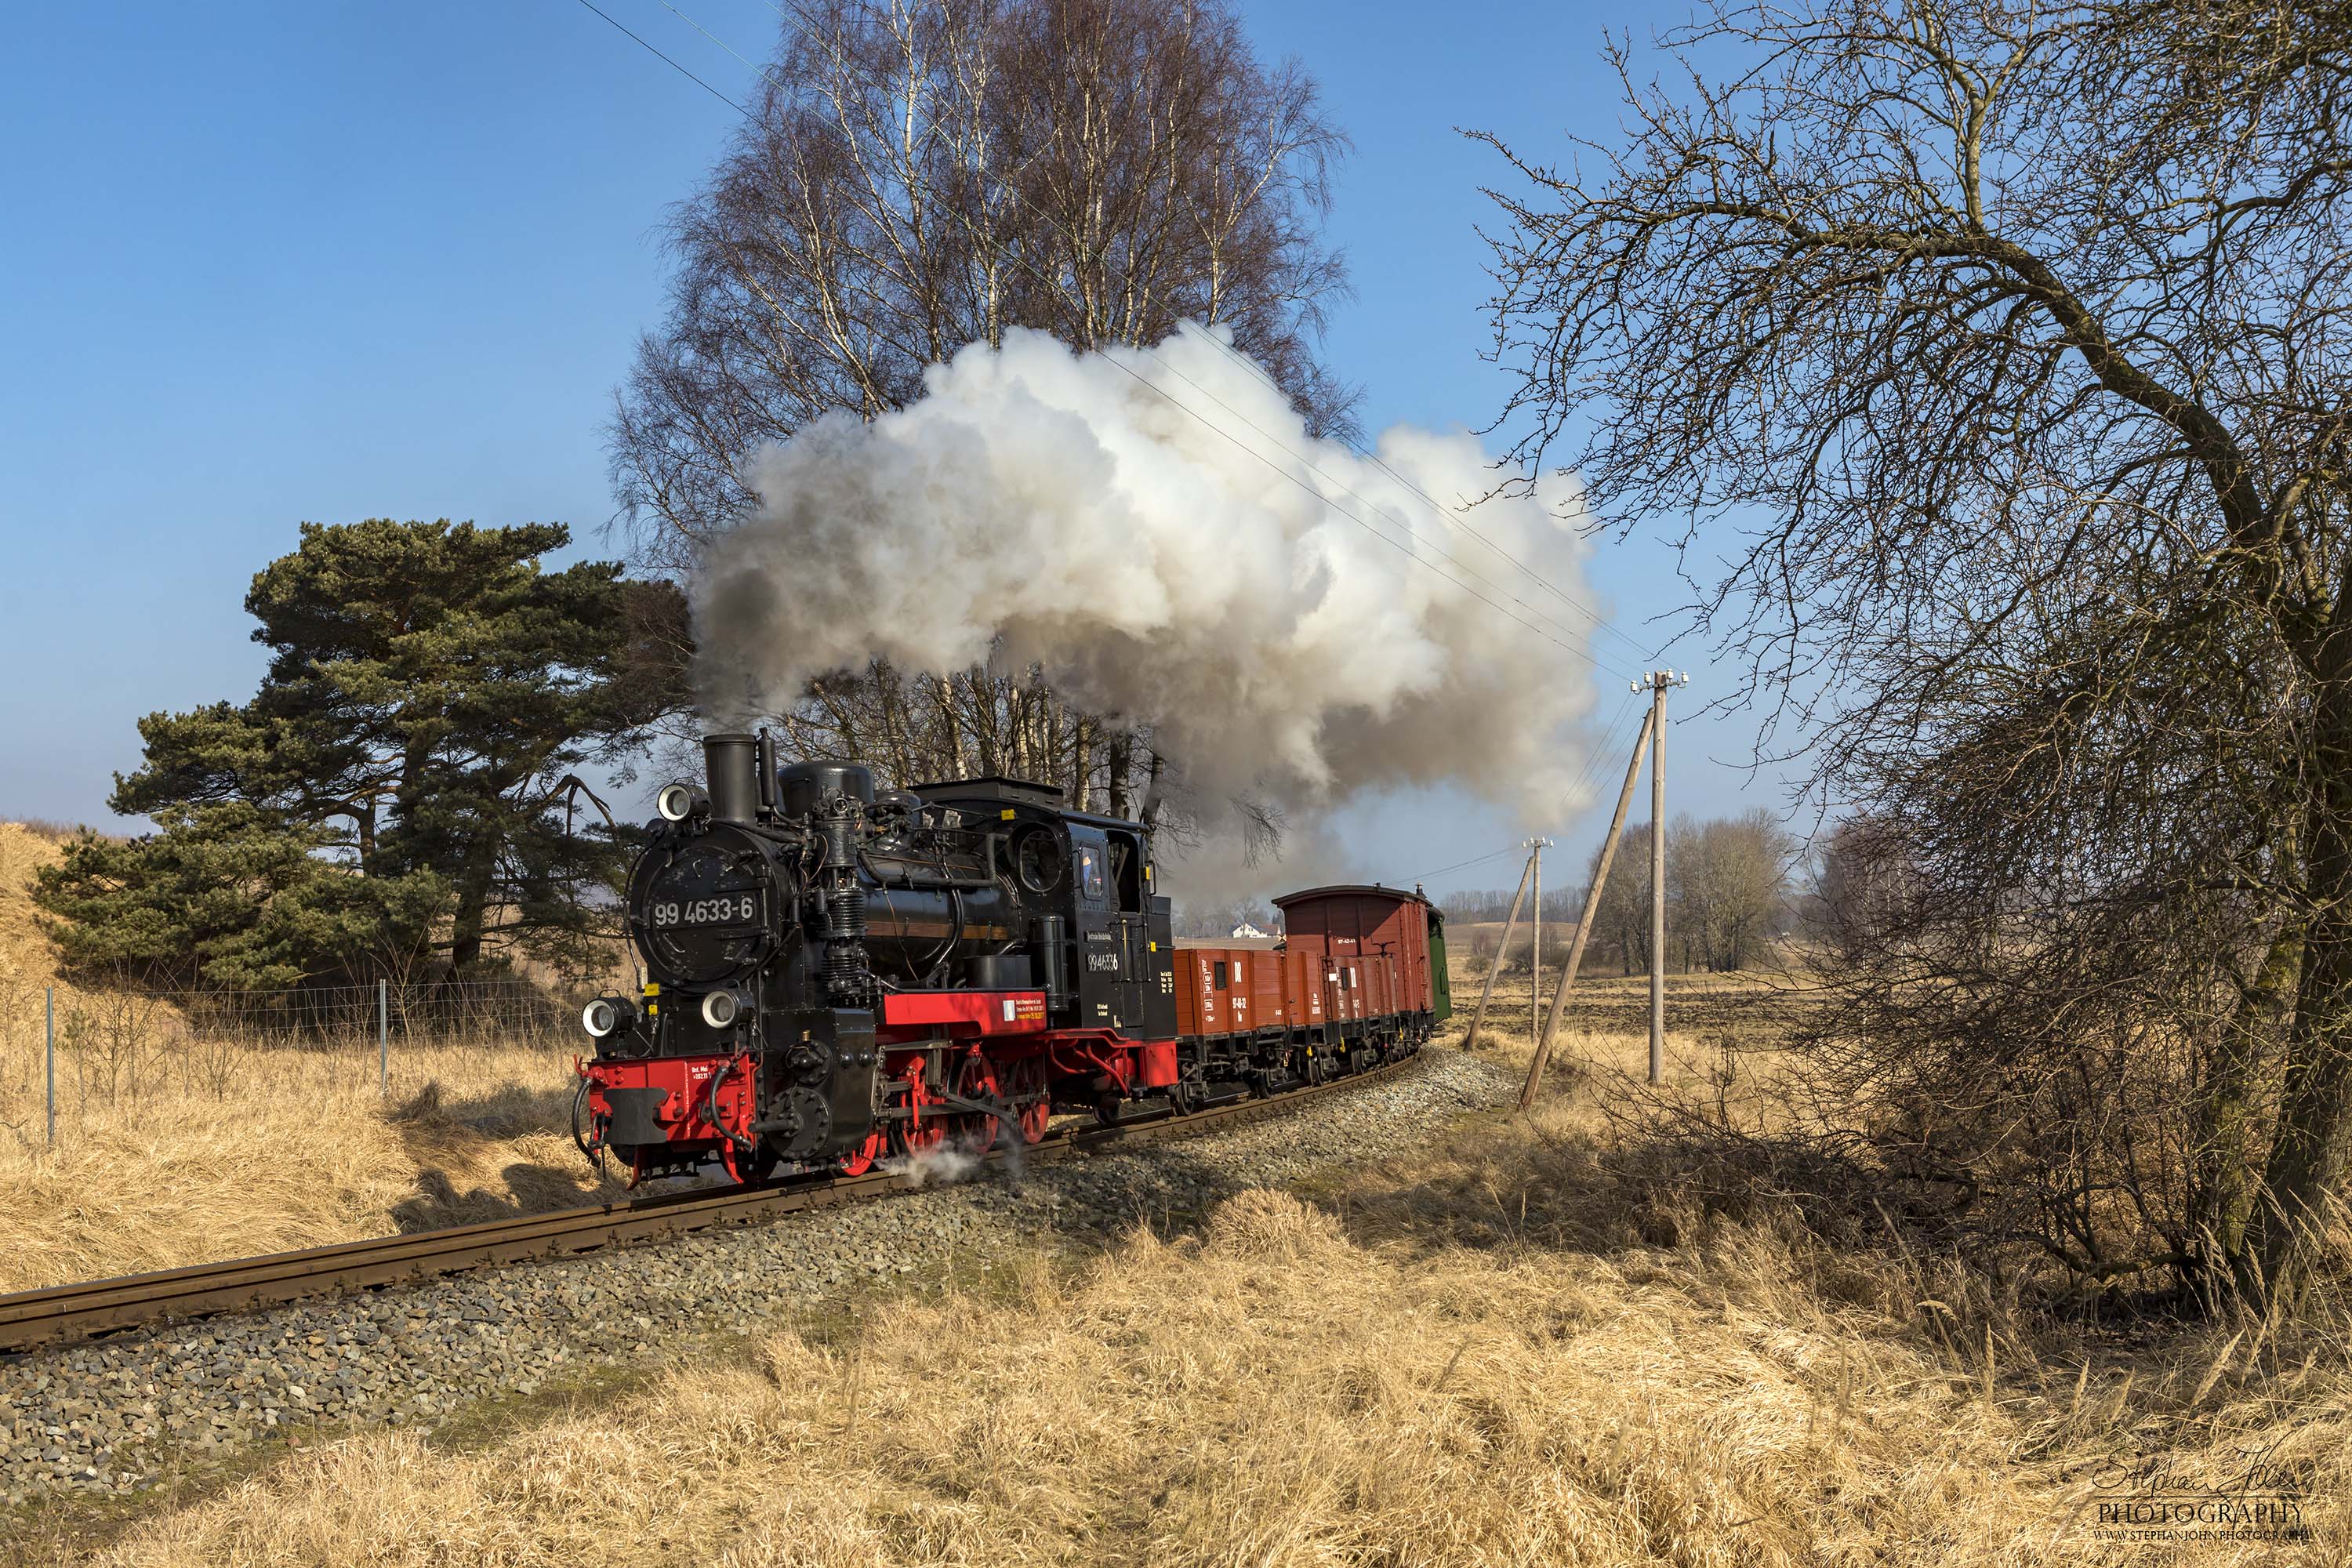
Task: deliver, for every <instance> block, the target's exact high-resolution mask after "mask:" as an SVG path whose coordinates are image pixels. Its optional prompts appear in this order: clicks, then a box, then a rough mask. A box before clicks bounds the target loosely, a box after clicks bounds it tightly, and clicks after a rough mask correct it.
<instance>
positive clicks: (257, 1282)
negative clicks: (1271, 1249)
mask: <svg viewBox="0 0 2352 1568" xmlns="http://www.w3.org/2000/svg"><path fill="white" fill-rule="evenodd" d="M1411 1060H1412V1058H1411V1057H1406V1058H1401V1059H1399V1060H1397V1061H1393V1062H1390V1063H1388V1064H1386V1065H1384V1066H1381V1067H1379V1068H1374V1069H1372V1070H1371V1071H1370V1072H1365V1073H1359V1074H1356V1075H1355V1076H1353V1077H1351V1078H1344V1079H1336V1080H1334V1081H1333V1082H1330V1083H1325V1084H1316V1085H1312V1086H1309V1087H1306V1088H1300V1089H1289V1090H1286V1091H1285V1092H1284V1093H1281V1094H1277V1095H1273V1096H1270V1097H1266V1098H1263V1099H1259V1098H1252V1099H1244V1100H1235V1101H1234V1102H1233V1103H1231V1104H1224V1105H1214V1106H1211V1107H1209V1108H1207V1109H1205V1110H1195V1111H1192V1112H1191V1113H1189V1114H1186V1115H1181V1116H1180V1115H1173V1114H1169V1115H1155V1116H1150V1117H1148V1118H1144V1119H1139V1120H1137V1121H1127V1122H1120V1123H1118V1124H1116V1125H1111V1126H1095V1127H1082V1128H1077V1129H1074V1130H1072V1131H1066V1132H1057V1133H1049V1134H1047V1136H1046V1137H1045V1141H1044V1142H1038V1143H1032V1144H1024V1145H1022V1146H1021V1147H1020V1148H1019V1149H1017V1150H1012V1151H1008V1150H1005V1149H1003V1148H998V1149H992V1150H991V1151H989V1152H988V1153H987V1154H985V1155H983V1156H980V1158H981V1159H982V1160H983V1161H984V1162H985V1163H992V1164H1001V1163H1005V1162H1006V1161H1007V1160H1008V1159H1013V1158H1017V1159H1018V1160H1019V1161H1020V1162H1021V1163H1023V1164H1024V1165H1025V1164H1042V1163H1052V1162H1054V1161H1057V1160H1066V1159H1071V1158H1074V1157H1076V1156H1077V1155H1079V1154H1084V1153H1089V1152H1097V1151H1108V1150H1112V1149H1117V1148H1119V1147H1124V1146H1128V1145H1131V1144H1134V1143H1137V1142H1150V1141H1152V1140H1156V1139H1160V1138H1171V1137H1178V1136H1187V1135H1190V1134H1192V1133H1196V1132H1202V1131H1209V1130H1211V1129H1213V1128H1217V1127H1224V1126H1239V1125H1243V1124H1245V1123H1247V1122H1251V1121H1260V1120H1263V1119H1265V1118H1266V1117H1271V1116H1276V1115H1285V1114H1287V1113H1289V1112H1291V1111H1294V1110H1297V1109H1298V1108H1300V1107H1301V1106H1303V1105H1305V1104H1306V1103H1307V1102H1308V1101H1310V1100H1318V1099H1320V1098H1322V1097H1324V1096H1326V1095H1331V1094H1338V1093H1342V1092H1344V1091H1346V1090H1348V1089H1360V1088H1363V1087H1365V1086H1366V1085H1369V1084H1373V1083H1377V1082H1379V1081H1380V1080H1381V1079H1385V1078H1388V1077H1390V1076H1391V1075H1392V1074H1394V1073H1395V1072H1397V1071H1398V1070H1399V1069H1400V1068H1402V1067H1403V1066H1404V1065H1405V1064H1406V1063H1407V1062H1410V1061H1411ZM909 1190H912V1186H911V1184H909V1183H908V1182H907V1181H906V1180H905V1179H904V1177H903V1175H902V1174H901V1173H899V1172H897V1171H875V1172H871V1173H867V1174H866V1175H862V1176H836V1177H831V1178H824V1177H819V1178H803V1179H798V1180H793V1181H786V1182H782V1183H775V1184H769V1185H764V1186H756V1187H724V1188H719V1189H717V1190H715V1191H698V1192H687V1193H664V1194H656V1195H653V1196H648V1197H642V1198H633V1199H629V1200H627V1201H625V1202H622V1203H616V1204H597V1205H590V1206H587V1207H583V1208H572V1209H556V1210H552V1211H551V1212H549V1213H546V1214H540V1215H521V1216H518V1217H517V1218H514V1219H504V1220H491V1221H488V1222H486V1223H483V1224H479V1225H467V1226H452V1227H450V1228H447V1229H444V1230H427V1231H417V1232H415V1233H413V1234H409V1235H404V1236H385V1237H371V1238H369V1239H367V1240H365V1241H347V1242H338V1243H336V1244H335V1245H333V1246H331V1247H310V1248H307V1249H305V1250H303V1251H299V1252H277V1253H268V1254H265V1255H262V1256H260V1257H255V1258H229V1259H226V1260H225V1261H223V1262H219V1263H200V1264H195V1265H194V1266H192V1267H189V1268H173V1269H165V1270H162V1271H160V1272H157V1273H152V1274H131V1275H124V1276H122V1277H121V1278H118V1279H91V1280H85V1281H82V1282H80V1283H78V1284H72V1285H52V1286H47V1287H45V1288H43V1289H37V1290H20V1291H16V1292H15V1293H13V1294H9V1295H0V1352H26V1351H30V1350H36V1349H40V1348H43V1347H46V1346H54V1345H63V1344H71V1343H74V1342H79V1341H84V1340H89V1339H93V1338H96V1337H99V1336H100V1335H104V1334H110V1333H119V1332H122V1331H127V1330H131V1329H138V1328H143V1327H147V1326H149V1325H151V1324H156V1323H164V1322H174V1321H184V1320H187V1319H193V1318H206V1317H215V1316H218V1315H221V1314H223V1313H238V1312H251V1311H257V1310H264V1309H267V1308H269V1307H277V1306H283V1305H285V1304H286V1303H288V1302H290V1301H299V1300H307V1299H309V1298H312V1297H318V1296H331V1295H335V1294H338V1293H340V1292H342V1291H346V1290H354V1289H367V1288H370V1287H374V1286H384V1285H398V1284H411V1283H416V1282H421V1281H424V1280H427V1279H436V1278H438V1277H440V1276H442V1275H446V1274H459V1273H464V1272H467V1271H468V1270H471V1269H476V1268H497V1267H499V1266H501V1265H505V1264H511V1263H527V1262H530V1261H533V1260H536V1259H544V1258H563V1257H569V1256H572V1255H575V1254H579V1253H584V1252H594V1251H597V1250H600V1249H602V1248H604V1247H625V1246H628V1245H631V1244H633V1243H637V1242H644V1241H651V1240H656V1239H658V1238H660V1237H668V1236H679V1235H684V1234H686V1233H688V1232H691V1231H697V1230H704V1229H708V1228H709V1227H710V1226H719V1225H740V1224H751V1223H756V1222H760V1221H763V1220H768V1219H773V1218H777V1217H780V1216H782V1215H789V1214H796V1213H800V1212H803V1211H805V1210H809V1209H817V1208H826V1207H830V1206H832V1205H836V1204H845V1203H861V1202H866V1201H870V1200H872V1199H876V1198H881V1197H887V1196H888V1195H889V1194H891V1193H893V1192H903V1191H909Z"/></svg>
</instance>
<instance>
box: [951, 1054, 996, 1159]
mask: <svg viewBox="0 0 2352 1568" xmlns="http://www.w3.org/2000/svg"><path fill="white" fill-rule="evenodd" d="M956 1092H957V1093H958V1094H960V1095H961V1096H963V1098H964V1099H966V1100H994V1099H996V1097H997V1091H996V1070H995V1069H994V1068H992V1067H990V1066H989V1065H988V1058H985V1057H978V1056H972V1057H966V1058H964V1061H963V1067H962V1068H961V1070H959V1071H958V1072H957V1074H956ZM955 1121H956V1136H957V1140H958V1142H961V1143H962V1145H963V1146H964V1147H965V1148H966V1149H967V1150H969V1151H971V1152H972V1153H975V1154H981V1153H985V1152H988V1151H989V1150H991V1149H992V1148H994V1147H995V1146H996V1121H997V1119H996V1118H995V1117H993V1116H990V1115H987V1114H985V1113H984V1112H982V1111H978V1110H967V1111H965V1112H964V1113H963V1114H962V1115H961V1116H959V1117H957V1118H956V1119H955Z"/></svg>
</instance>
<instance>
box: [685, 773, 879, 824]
mask: <svg viewBox="0 0 2352 1568" xmlns="http://www.w3.org/2000/svg"><path fill="white" fill-rule="evenodd" d="M776 782H777V800H776V809H777V810H778V812H779V813H780V814H782V816H789V817H803V816H808V815H809V814H810V813H811V812H814V810H815V809H816V808H817V806H818V805H819V804H821V803H822V802H824V801H825V800H828V799H830V798H831V797H833V796H834V795H847V796H848V797H849V798H850V799H852V800H854V801H856V802H857V803H858V805H873V804H874V771H873V770H872V769H871V768H868V767H866V765H865V764H863V763H842V762H814V763H793V765H792V766H791V767H788V768H785V769H782V771H781V772H779V773H777V775H776ZM718 793H719V792H718V791H716V790H713V791H712V792H711V794H712V795H714V796H715V795H717V794H718Z"/></svg>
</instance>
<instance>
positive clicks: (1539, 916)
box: [1528, 838, 1551, 1039]
mask: <svg viewBox="0 0 2352 1568" xmlns="http://www.w3.org/2000/svg"><path fill="white" fill-rule="evenodd" d="M1550 844H1551V840H1550V839H1549V838H1530V839H1528V872H1529V875H1530V876H1531V877H1532V878H1533V881H1532V882H1531V883H1530V888H1531V889H1532V890H1533V892H1534V894H1535V908H1534V910H1532V911H1530V912H1531V913H1532V915H1533V917H1534V920H1535V924H1534V925H1533V926H1532V927H1531V928H1530V930H1531V931H1533V933H1534V936H1535V940H1534V942H1532V943H1530V944H1529V946H1528V1038H1529V1039H1533V1038H1535V1034H1536V1020H1537V1017H1538V1015H1539V1014H1540V1013H1541V1012H1542V1010H1543V852H1544V850H1545V849H1546V848H1547V847H1549V846H1550Z"/></svg>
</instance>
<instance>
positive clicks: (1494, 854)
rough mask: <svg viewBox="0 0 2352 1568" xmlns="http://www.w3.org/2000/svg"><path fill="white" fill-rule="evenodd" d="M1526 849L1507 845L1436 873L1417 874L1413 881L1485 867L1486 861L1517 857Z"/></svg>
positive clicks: (1442, 868) (1443, 867) (1435, 871)
mask: <svg viewBox="0 0 2352 1568" xmlns="http://www.w3.org/2000/svg"><path fill="white" fill-rule="evenodd" d="M1526 847H1527V846H1526V845H1525V844H1506V845H1504V846H1503V847H1501V848H1500V849H1490V850H1488V851H1487V852H1486V854H1484V855H1474V856H1472V857H1471V858H1469V859H1467V860H1456V861H1455V862H1454V864H1453V865H1451V866H1440V867H1439V868H1437V869H1436V870H1434V871H1421V872H1416V873H1415V874H1414V876H1413V880H1414V881H1416V882H1426V881H1427V880H1429V879H1431V878H1432V877H1443V876H1444V875H1445V873H1447V872H1448V871H1459V870H1463V869H1465V868H1467V867H1471V866H1479V865H1484V864H1485V863H1486V861H1489V860H1494V859H1499V858H1501V857H1503V856H1505V855H1516V854H1517V853H1518V852H1519V851H1520V850H1522V849H1525V848H1526Z"/></svg>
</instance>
